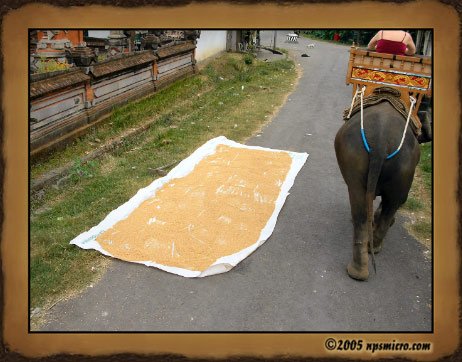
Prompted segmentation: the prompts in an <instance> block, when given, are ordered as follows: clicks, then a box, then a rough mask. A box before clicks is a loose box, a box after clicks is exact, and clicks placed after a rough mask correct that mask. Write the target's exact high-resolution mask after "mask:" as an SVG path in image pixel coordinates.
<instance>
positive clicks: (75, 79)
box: [29, 69, 90, 98]
mask: <svg viewBox="0 0 462 362" xmlns="http://www.w3.org/2000/svg"><path fill="white" fill-rule="evenodd" d="M37 78H38V79H37ZM89 79H90V77H89V76H88V75H86V74H85V73H84V72H83V71H82V70H80V69H73V70H70V71H67V72H65V73H61V72H60V73H58V74H50V75H49V76H47V75H41V76H40V77H36V79H35V80H34V79H32V78H31V83H30V88H29V94H30V97H31V98H35V97H38V96H41V95H43V94H46V93H50V92H53V91H55V90H58V89H61V88H65V87H68V86H71V85H74V84H78V83H83V82H85V81H87V80H89Z"/></svg>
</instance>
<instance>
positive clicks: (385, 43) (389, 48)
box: [367, 30, 416, 55]
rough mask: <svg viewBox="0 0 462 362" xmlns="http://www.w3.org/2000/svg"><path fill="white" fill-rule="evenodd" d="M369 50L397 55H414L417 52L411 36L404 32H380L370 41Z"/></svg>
mask: <svg viewBox="0 0 462 362" xmlns="http://www.w3.org/2000/svg"><path fill="white" fill-rule="evenodd" d="M367 48H368V49H370V50H375V51H376V52H378V53H387V54H395V55H414V54H415V52H416V47H415V44H414V41H413V40H412V36H411V34H409V33H408V32H406V31H403V30H380V31H379V32H377V34H375V35H374V36H373V37H372V39H371V40H370V41H369V44H368V45H367Z"/></svg>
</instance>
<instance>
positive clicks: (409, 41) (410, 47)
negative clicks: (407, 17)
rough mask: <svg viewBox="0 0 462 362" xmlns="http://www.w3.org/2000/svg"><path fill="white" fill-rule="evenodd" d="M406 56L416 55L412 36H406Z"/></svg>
mask: <svg viewBox="0 0 462 362" xmlns="http://www.w3.org/2000/svg"><path fill="white" fill-rule="evenodd" d="M406 40H407V41H406V42H405V44H406V52H405V53H406V55H414V54H415V50H416V48H415V44H414V41H413V40H412V37H411V35H410V34H406Z"/></svg>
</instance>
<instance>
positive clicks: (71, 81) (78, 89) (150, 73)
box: [29, 42, 196, 157]
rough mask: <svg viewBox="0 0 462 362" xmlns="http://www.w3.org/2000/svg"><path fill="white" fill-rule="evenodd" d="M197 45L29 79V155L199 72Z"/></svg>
mask: <svg viewBox="0 0 462 362" xmlns="http://www.w3.org/2000/svg"><path fill="white" fill-rule="evenodd" d="M195 48H196V47H195V44H194V42H185V43H181V44H177V45H172V46H169V47H167V48H159V50H158V51H156V52H153V51H143V52H136V53H132V54H129V55H120V56H117V57H114V58H111V59H110V60H108V61H105V62H101V63H97V64H95V65H93V66H90V67H81V68H77V69H73V70H71V71H64V72H55V73H52V74H39V75H34V76H31V79H30V112H29V114H30V116H29V118H30V119H29V121H30V127H29V132H30V152H31V156H32V157H35V156H39V155H41V154H43V153H46V152H48V151H50V150H52V149H56V148H58V147H62V146H64V145H65V144H66V143H68V142H70V141H71V140H72V139H74V138H75V137H77V136H79V135H82V134H83V133H85V132H86V131H88V130H89V129H90V128H91V127H94V126H95V125H96V124H98V123H100V122H102V121H103V120H104V119H105V118H106V116H107V115H108V114H109V113H110V112H111V111H112V110H113V108H114V107H116V106H120V105H122V104H124V103H127V102H129V101H133V100H136V99H139V98H141V97H143V96H146V95H148V94H151V93H154V92H156V91H157V90H158V89H160V88H163V87H165V86H166V85H168V84H171V83H173V82H174V81H175V80H177V79H179V78H182V77H185V76H187V75H189V74H192V73H194V72H195V69H196V67H195V64H196V61H195Z"/></svg>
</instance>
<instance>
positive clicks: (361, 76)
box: [351, 67, 430, 90]
mask: <svg viewBox="0 0 462 362" xmlns="http://www.w3.org/2000/svg"><path fill="white" fill-rule="evenodd" d="M351 78H353V79H356V80H365V81H369V82H378V83H385V84H390V85H398V86H409V87H415V88H419V89H421V90H427V89H428V88H429V86H430V78H426V77H420V76H417V75H409V74H397V73H391V72H384V71H381V70H374V69H365V68H356V67H353V70H352V73H351Z"/></svg>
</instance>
